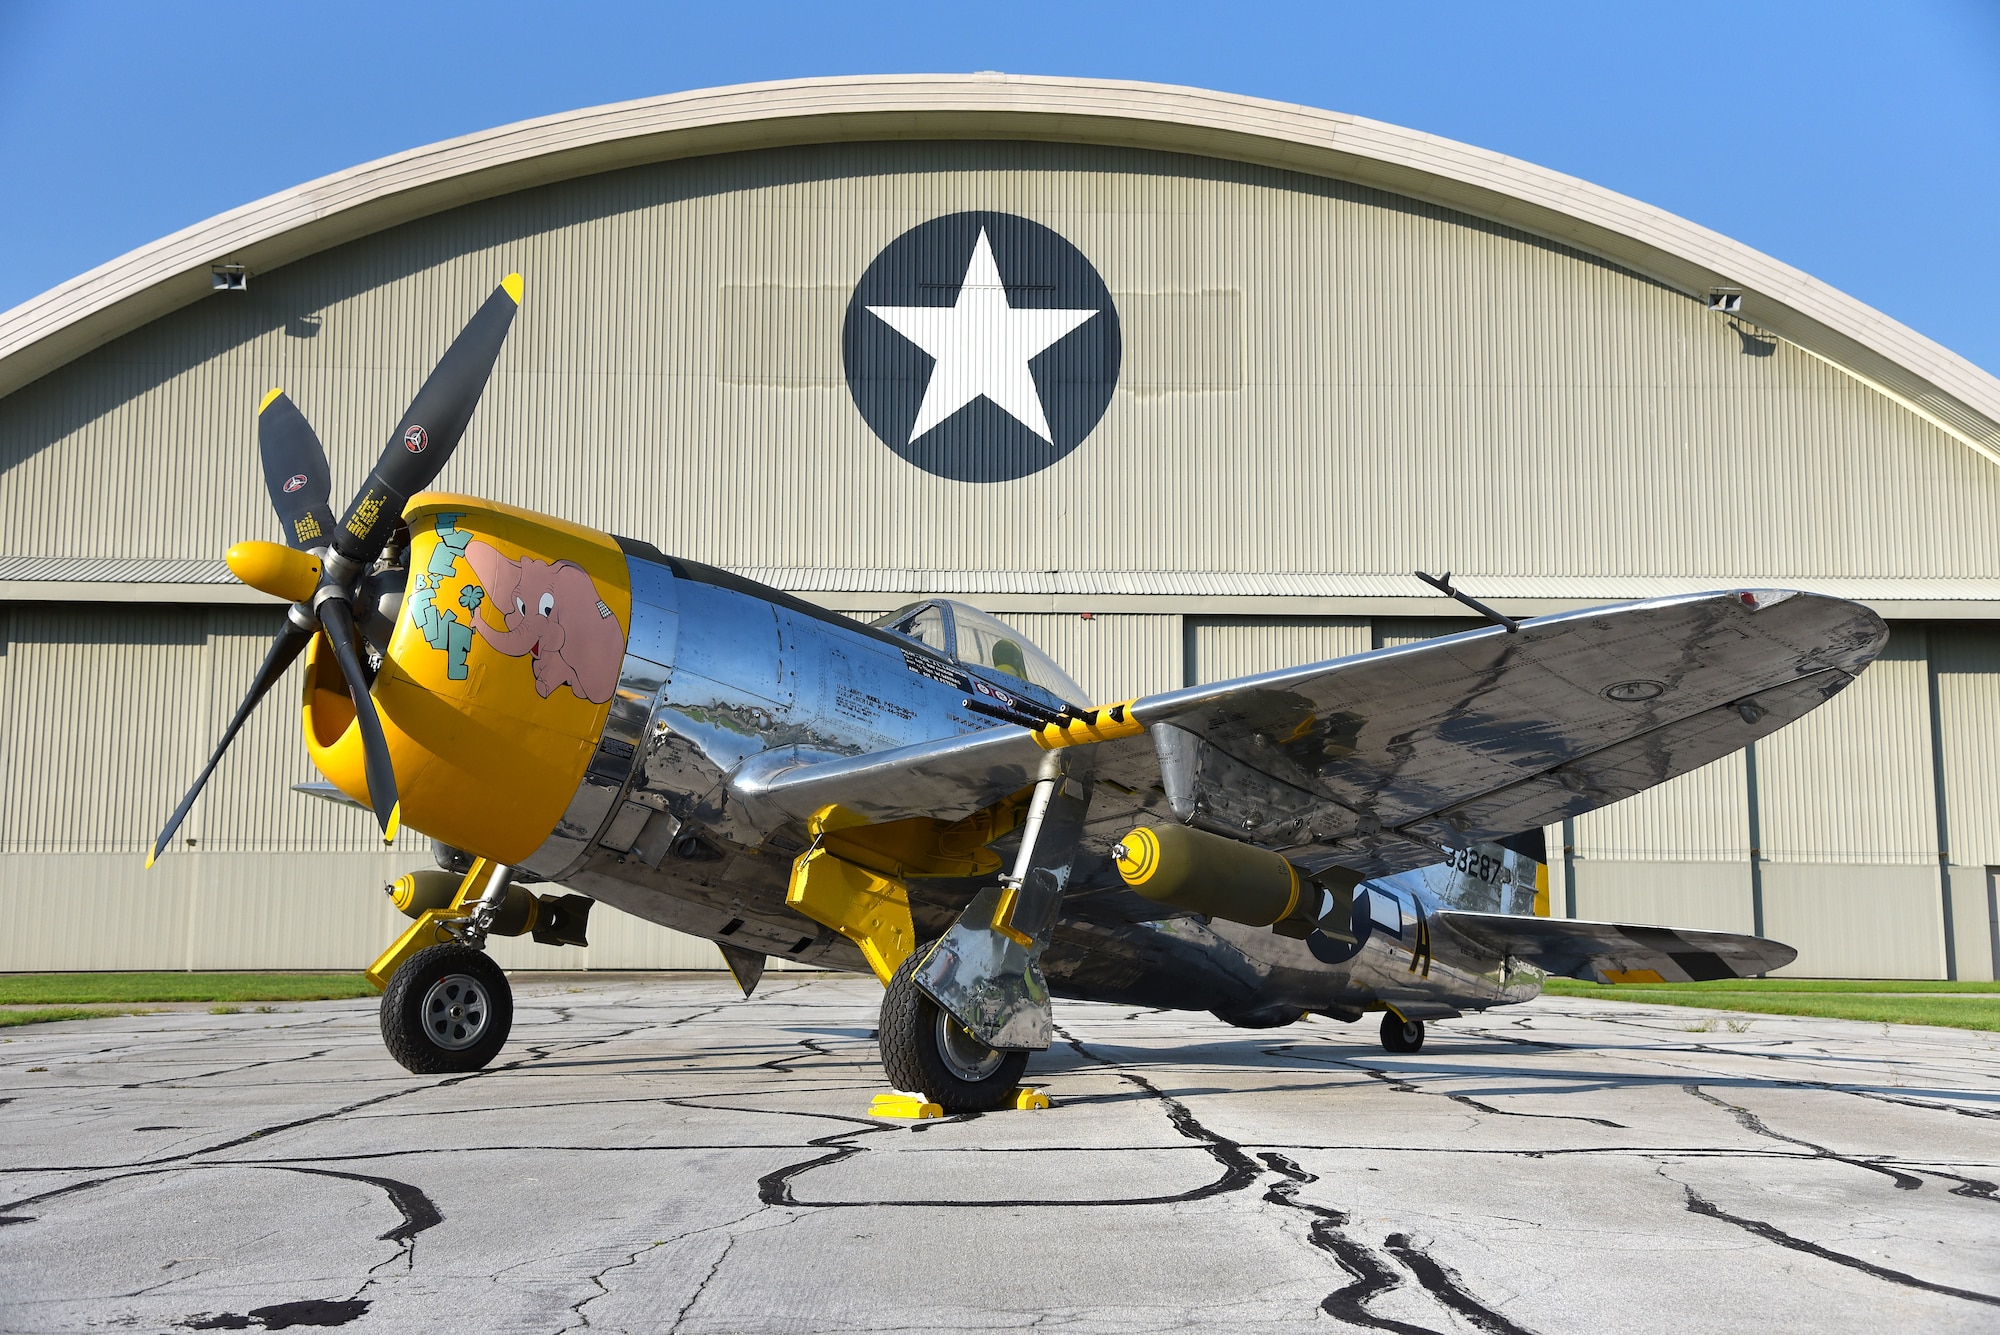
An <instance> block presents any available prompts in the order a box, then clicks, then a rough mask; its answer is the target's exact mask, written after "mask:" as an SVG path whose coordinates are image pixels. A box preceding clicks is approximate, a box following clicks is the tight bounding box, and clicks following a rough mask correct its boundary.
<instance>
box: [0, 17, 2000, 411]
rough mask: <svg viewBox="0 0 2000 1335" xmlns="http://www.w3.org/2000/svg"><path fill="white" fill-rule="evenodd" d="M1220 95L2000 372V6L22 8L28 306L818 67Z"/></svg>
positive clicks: (12, 282) (0, 159) (2, 201)
mask: <svg viewBox="0 0 2000 1335" xmlns="http://www.w3.org/2000/svg"><path fill="white" fill-rule="evenodd" d="M982 69H999V70H1006V71H1009V72H1016V73H1037V74H1071V75H1090V76H1101V77H1111V78H1131V79H1150V80H1157V81H1160V82H1166V83H1185V84H1194V85H1199V86H1204V87H1210V88H1219V89H1225V90H1228V91H1232V92H1240V93H1248V94H1253V95H1256V96H1261V97H1272V98H1279V99H1283V100H1287V101H1294V102H1303V103H1308V104H1310V105H1313V106H1320V107H1329V108H1332V109H1335V110H1338V111H1346V112H1353V113H1355V114H1358V115H1363V116H1372V117H1375V118H1378V119H1381V120H1386V121H1392V122H1395V123H1397V124H1401V125H1408V126H1414V127H1416V128H1418V129H1422V130H1427V131H1430V132H1432V133H1435V134H1441V135H1445V136H1447V137H1449V138H1453V139H1460V140H1464V141H1465V142H1467V143H1472V144H1477V145H1480V146H1481V147H1485V148H1490V149H1495V150H1497V151H1499V152H1502V153H1506V154H1509V155H1511V156H1513V157H1517V158H1522V159H1525V160H1528V161H1531V162H1536V163H1540V164H1542V165H1544V166H1548V167H1553V168H1555V169H1556V170H1558V171H1564V172H1569V173H1571V174H1573V175H1576V176H1580V177H1583V178H1585V179H1586V180H1590V181H1594V182H1596V183H1598V184H1600V185H1604V186H1608V187H1610V188H1611V189H1614V190H1619V191H1622V192H1624V193H1626V194H1629V195H1634V196H1636V197H1638V198H1640V199H1643V200H1646V201H1647V202H1649V203H1652V204H1656V205H1659V206H1660V207H1663V208H1666V209H1669V210H1671V211H1673V212H1675V213H1679V214H1681V215H1683V216H1685V217H1688V218H1691V219H1693V220H1695V221H1696V222H1700V223H1703V224H1705V225H1707V226H1709V227H1713V228H1715V229H1717V230H1718V231H1721V232H1724V233H1726V234H1728V235H1730V236H1733V237H1735V238H1737V239H1738V240H1741V241H1744V242H1746V243H1748V244H1750V245H1752V246H1755V247H1757V248H1758V249H1760V250H1764V251H1767V252H1769V253H1770V254H1772V255H1775V256H1777V257H1778V258H1780V259H1782V260H1785V261H1787V262H1788V263H1791V264H1794V265H1797V266H1798V267H1800V268H1802V269H1804V270H1806V271H1807V272H1808V273H1811V274H1813V275H1814V276H1816V277H1818V278H1821V279H1823V280H1825V281H1827V282H1829V283H1832V284H1833V285H1835V286H1836V287H1840V288H1843V289H1845V290H1846V291H1848V292H1850V293H1852V294H1853V295H1855V296H1856V297H1858V298H1860V299H1861V300H1863V301H1865V302H1867V303H1869V304H1870V305H1872V306H1875V307H1877V308H1878V309H1880V310H1883V311H1885V312H1887V313H1888V314H1890V315H1892V316H1894V317H1895V318H1897V319H1899V320H1901V321H1903V322H1904V323H1906V324H1908V325H1910V326H1911V327H1913V328H1915V329H1916V330H1918V331H1919V332H1921V333H1923V334H1926V335H1928V336H1930V337H1931V338H1934V339H1936V340H1938V341H1939V342H1941V343H1943V344H1944V345H1945V346H1947V347H1949V348H1951V349H1953V350H1954V351H1956V352H1958V353H1960V354H1962V355H1964V356H1966V357H1968V358H1970V359H1971V360H1973V361H1975V362H1977V363H1979V364H1980V365H1982V366H1984V367H1986V368H1987V369H1988V370H1992V371H1996V372H2000V0H1903V3H1901V4H1896V5H1884V4H1880V3H1877V4H1861V3H1853V2H1851V0H1822V2H1821V3H1812V4H1808V3H1800V2H1799V0H1765V2H1764V3H1754V4H1752V3H1744V2H1743V0H1730V2H1729V3H1713V2H1711V0H1680V2H1676V3H1653V4H1643V5H1642V4H1622V5H1621V4H1615V3H1609V2H1608V0H1597V3H1555V2H1550V3H1518V4H1500V3H1491V2H1489V3H1482V4H1473V3H1434V4H1413V3H1391V2H1390V0H1381V3H1377V4H1373V5H1357V4H1345V3H1333V2H1328V3H1319V4H1296V5H1279V4H1244V3H1234V4H1207V5H1189V4H1178V3H1164V2H1163V3H1154V4H1147V5H1113V4H1089V3H1080V2H1073V3H1068V4H1040V3H1022V4H985V5H964V4H951V3H946V0H934V2H933V3H928V4H904V3H875V4H869V5H865V6H845V5H839V4H832V3H822V4H763V5H759V4H754V3H738V4H734V5H716V4H712V3H710V4H701V5H669V4H654V5H647V6H637V5H608V4H594V3H567V4H563V5H553V4H550V5H533V4H518V3H504V2H495V3H487V4H480V5H473V4H431V5H424V4H419V3H415V2H414V0H405V3H395V4H382V3H365V2H360V0H348V2H346V3H342V4H339V5H329V4H317V5H313V4H279V5H274V4H270V3H268V2H267V3H263V4H257V5H251V4H230V3H213V4H200V5H197V4H166V3H159V4H135V3H98V2H96V0H0V173H3V174H0V256H4V259H0V309H5V308H7V307H10V306H12V305H14V304H16V303H18V302H21V301H24V300H26V299H28V298H29V297H32V296H34V295H35V294H37V293H39V292H41V291H43V290H44V289H46V288H49V287H51V286H53V285H55V284H57V283H59V282H61V281H63V280H64V279H66V278H70V277H72V276H74V275H76V274H78V273H81V272H83V271H84V270H86V269H89V268H91V267H92V266H94V265H97V264H100V263H102V262H103V261H105V260H107V259H110V258H112V257H114V256H116V255H118V254H120V253H122V252H124V251H126V250H129V249H131V248H132V247H134V246H138V245H142V244H144V243H145V242H147V241H150V240H152V239H154V238H156V237H159V236H163V235H165V234H166V233H168V232H171V231H173V230H175V229H177V228H180V227H183V226H186V225H187V224H189V223H193V222H197V221H199V220H201V219H202V218H205V217H208V216H210V215H211V214H214V213H218V212H221V211H222V210H224V209H227V208H230V207H232V206H234V205H237V204H241V203H244V202H245V201H248V200H251V199H255V198H257V197H259V196H261V195H265V194H268V193H270V192H272V191H275V190H280V189H283V188H285V187H286V186H290V185H295V184H298V183H299V182H302V181H306V180H309V179H311V178H313V177H315V176H320V175H323V174H325V173H327V172H331V171H337V170H339V169H340V168H343V167H348V166H352V165H353V164H355V163H358V162H363V161H366V160H368V159H370V158H375V157H380V156H382V155H384V154H387V153H393V152H396V151H398V150H400V149H405V148H410V147H414V146H416V145H419V144H424V143H429V142H431V141H433V140H437V139H443V138H447V137H449V136H452V135H456V134H463V133H466V132H468V131H473V130H479V129H484V128H487V127H490V126H494V125H500V124H504V123H506V122H508V121H514V120H520V119H523V118H526V117H530V116H538V115H543V114H545V113H548V112H554V111H562V110H566V109H569V108H573V107H581V106H589V105H593V104H596V103H601V102H612V101H620V100H623V99H626V98H632V97H643V96H648V95H651V94H656V93H664V92H671V91H674V90H677V89H687V88H700V87H706V86H711V85H716V84H727V83H737V82H742V81H746V80H754V79H777V78H791V77H797V76H804V75H814V74H865V73H876V72H926V71H938V70H943V71H958V70H982Z"/></svg>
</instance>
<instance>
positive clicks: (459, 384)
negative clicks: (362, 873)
mask: <svg viewBox="0 0 2000 1335" xmlns="http://www.w3.org/2000/svg"><path fill="white" fill-rule="evenodd" d="M520 304H521V275H519V274H509V275H507V277H506V279H505V280H504V281H503V282H502V283H501V284H500V286H499V287H498V288H496V289H494V292H493V295H492V296H490V297H488V298H487V299H486V303H485V304H484V305H482V306H481V307H480V308H479V310H478V312H477V313H475V314H474V315H473V317H472V319H471V320H470V321H469V322H468V323H467V324H466V326H465V328H464V329H463V330H462V331H460V333H459V335H458V337H457V338H456V339H454V340H453V341H452V345H451V346H450V347H449V348H447V349H445V354H444V356H443V357H441V358H439V359H438V364H437V366H436V368H435V369H433V370H432V371H431V374H430V378H429V379H428V380H426V381H424V385H423V388H422V389H419V390H418V391H417V397H416V398H415V399H413V400H411V402H410V407H409V411H408V412H405V413H404V414H403V420H402V421H401V422H399V423H397V424H396V430H395V432H394V433H393V434H392V435H391V436H390V437H389V443H388V445H387V446H385V447H384V448H383V450H382V457H381V458H379V459H377V460H376V461H375V467H374V468H373V469H371V470H370V471H369V474H368V479H367V481H366V482H364V483H363V484H362V487H361V490H360V491H359V492H358V493H357V494H356V495H355V497H354V501H353V503H352V504H350V505H349V506H348V507H347V513H346V514H344V515H342V516H341V518H340V520H339V522H338V524H336V523H335V521H334V518H333V511H332V509H331V506H330V504H329V498H330V496H331V493H332V490H333V483H332V476H331V474H330V473H329V471H328V469H327V463H326V451H325V449H324V448H322V447H321V445H320V443H319V437H318V436H317V435H315V434H314V432H313V429H312V426H311V424H310V423H308V422H307V421H306V419H305V414H303V413H301V412H300V411H299V410H298V407H297V405H295V404H294V403H293V402H292V401H291V399H289V398H287V397H286V396H285V393H284V391H282V390H276V389H274V390H272V391H271V392H270V393H269V394H266V395H265V396H264V401H263V403H262V404H260V405H259V406H258V409H257V449H258V452H259V454H261V455H262V457H263V462H264V483H265V486H266V488H267V489H268V490H269V491H270V494H271V506H272V508H273V509H274V510H276V511H277V512H278V518H279V520H280V521H281V522H282V523H283V524H284V526H285V540H286V542H287V544H288V545H289V546H290V548H291V551H290V552H287V551H285V550H284V549H283V548H278V547H276V546H275V545H274V544H270V543H239V544H237V546H235V547H232V548H231V549H230V553H229V563H230V568H231V569H233V570H235V571H236V572H237V574H238V575H239V576H245V577H246V582H248V583H254V584H256V585H257V586H258V587H260V588H265V589H272V588H282V589H284V591H285V593H286V595H287V596H290V597H293V598H295V599H296V601H295V602H294V603H293V604H292V607H291V609H290V611H288V612H287V613H286V616H285V624H284V626H283V627H282V628H280V630H279V631H278V635H277V638H276V639H274V640H272V641H271V648H270V651H269V652H268V653H266V654H265V655H264V664H263V666H262V667H260V668H258V669H257V675H256V676H255V677H254V678H252V679H251V682H250V690H249V693H248V694H246V695H245V696H244V697H243V703H242V704H241V705H239V706H238V707H237V710H236V715H235V717H234V718H232V719H231V720H230V721H229V727H228V728H227V729H226V730H225V731H224V732H223V734H222V741H221V742H219V743H218V744H217V745H216V748H215V754H213V755H212V756H210V757H209V759H208V764H207V765H206V766H205V767H204V768H203V769H202V771H201V774H200V776H199V777H198V778H196V779H195V781H194V786H193V787H192V788H190V789H188V792H187V796H186V797H183V798H182V799H181V804H180V805H179V806H177V807H175V808H174V814H173V815H172V816H170V817H169V818H168V819H167V824H166V828H164V829H162V830H161V831H160V837H159V838H158V839H157V840H155V841H154V842H153V851H152V852H151V854H149V855H148V856H147V858H146V865H147V866H148V867H150V866H152V865H153V862H154V860H155V859H156V858H158V857H159V856H160V854H161V853H162V852H164V851H165V850H166V847H167V844H168V843H169V842H170V841H171V840H172V839H173V837H174V833H175V831H177V830H179V829H180V827H181V822H182V821H184V820H186V819H187V814H188V811H189V810H190V809H191V808H192V807H193V806H194V801H195V798H197V797H199V796H200V795H201V790H202V787H203V785H205V784H206V783H207V782H208V778H209V775H211V774H213V773H214V772H215V766H216V763H217V762H218V761H220V760H221V759H222V754H223V752H225V751H227V750H228V749H229V744H230V743H231V742H233V741H235V740H236V734H237V733H239V732H241V731H242V730H243V724H244V722H245V721H246V720H247V719H248V718H249V717H250V713H251V711H252V710H254V709H255V708H256V707H257V705H258V702H260V701H261V700H263V698H264V696H265V695H266V694H268V693H269V691H270V689H271V688H272V687H273V686H275V685H276V684H277V683H278V680H279V679H280V678H281V677H283V676H284V675H285V670H286V669H287V668H289V667H290V666H291V665H292V664H293V663H294V662H295V661H297V659H298V656H299V655H300V654H301V653H303V652H305V648H306V646H307V645H308V644H310V643H312V639H313V636H314V635H316V634H322V633H323V634H324V635H325V636H326V639H327V645H328V647H329V648H330V649H331V650H332V652H333V657H334V661H335V662H336V663H338V664H339V666H340V674H341V676H342V677H343V678H345V679H346V682H347V693H348V695H349V696H350V697H351V698H352V699H353V701H354V715H355V723H356V725H357V727H358V728H359V729H360V732H361V744H362V754H363V756H364V757H365V759H366V774H367V779H368V797H369V801H370V803H371V805H373V807H374V809H375V819H376V821H377V823H379V824H380V825H381V827H382V837H383V838H384V839H385V840H389V839H393V838H395V837H396V826H397V823H398V821H399V819H400V804H399V802H398V800H397V795H396V771H395V767H394V766H393V765H392V764H391V762H390V758H389V743H388V740H387V738H386V737H385V736H384V735H383V732H382V720H381V718H380V717H379V716H378V715H377V714H376V712H375V699H374V697H373V696H372V695H370V694H369V691H368V685H369V683H368V676H367V673H366V672H365V671H364V669H363V668H362V664H361V651H360V645H359V641H358V639H357V634H356V629H355V602H356V598H357V596H358V594H359V593H360V590H361V585H362V580H363V579H364V577H366V576H367V575H368V573H369V568H370V566H372V565H373V564H374V563H375V561H376V559H377V558H379V557H380V556H381V555H382V552H383V550H384V548H386V547H387V546H388V544H389V540H390V538H391V537H392V536H393V535H394V534H395V533H396V531H397V529H398V527H399V526H400V525H401V523H402V520H403V507H404V505H405V504H406V503H407V502H408V501H409V499H410V497H411V496H413V495H415V494H416V493H417V492H420V491H422V490H423V489H424V488H425V487H428V486H429V485H430V484H431V482H432V481H433V480H434V479H435V478H436V477H437V475H438V473H439V472H440V471H441V470H442V469H443V468H444V466H445V464H446V463H447V462H448V461H449V460H450V459H451V454H452V451H453V450H455V449H457V448H458V442H459V439H460V437H462V436H463V435H464V434H465V427H466V423H467V422H469V421H471V419H472V410H473V409H474V408H476V407H477V406H478V405H479V396H480V394H481V393H482V392H484V390H485V388H486V381H487V378H488V377H489V376H490V375H491V374H492V372H493V363H494V362H495V361H496V360H497V359H498V358H499V356H500V347H501V345H502V344H503V343H505V342H506V340H507V330H508V329H509V327H510V326H512V324H513V323H514V312H515V311H516V310H518V309H519V308H520ZM265 549H268V550H265ZM253 575H255V576H258V577H254V578H253V577H251V576H253Z"/></svg>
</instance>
